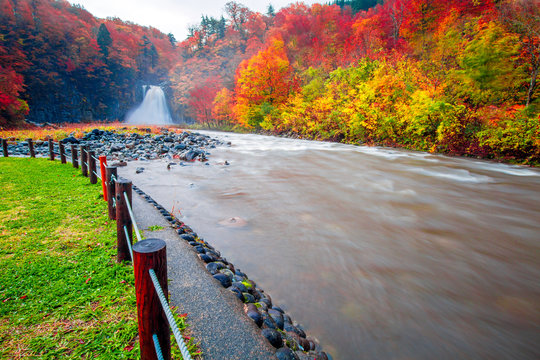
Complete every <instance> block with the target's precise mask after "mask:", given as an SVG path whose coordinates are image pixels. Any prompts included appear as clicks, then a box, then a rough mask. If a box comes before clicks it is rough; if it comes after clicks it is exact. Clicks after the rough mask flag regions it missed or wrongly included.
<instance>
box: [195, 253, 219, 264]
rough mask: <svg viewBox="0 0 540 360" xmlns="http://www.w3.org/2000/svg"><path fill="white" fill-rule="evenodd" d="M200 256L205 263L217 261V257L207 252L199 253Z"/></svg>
mask: <svg viewBox="0 0 540 360" xmlns="http://www.w3.org/2000/svg"><path fill="white" fill-rule="evenodd" d="M199 258H200V259H201V260H202V261H204V262H205V263H209V262H212V261H215V260H216V259H215V258H213V257H211V256H208V255H206V254H199Z"/></svg>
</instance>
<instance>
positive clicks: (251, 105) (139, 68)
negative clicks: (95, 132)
mask: <svg viewBox="0 0 540 360" xmlns="http://www.w3.org/2000/svg"><path fill="white" fill-rule="evenodd" d="M223 10H224V12H223V16H222V17H220V18H213V17H209V16H202V18H201V19H200V22H199V23H198V25H196V26H192V27H191V28H190V29H189V35H188V37H187V39H185V40H183V41H177V40H176V39H174V36H173V35H172V34H168V35H167V34H163V33H161V32H160V31H158V30H157V29H154V28H147V27H142V26H139V25H136V24H133V23H129V22H125V21H121V20H119V19H113V18H109V19H97V18H95V17H93V16H92V15H91V14H90V13H88V12H87V11H86V10H85V9H84V8H82V7H80V6H74V5H71V4H69V3H67V2H66V1H63V0H56V1H55V0H17V1H15V0H0V78H1V83H0V126H5V127H9V126H15V125H16V124H18V123H20V122H21V121H22V120H23V119H25V118H26V119H28V120H30V121H34V122H81V121H113V120H117V119H120V120H121V119H123V116H124V115H125V114H126V112H127V111H128V110H129V109H130V108H131V107H132V106H133V105H134V104H136V103H137V102H138V101H140V100H141V97H142V90H141V88H142V85H143V84H154V85H157V84H159V85H162V86H163V88H164V89H165V91H166V94H167V95H168V97H169V105H170V108H171V111H172V113H173V116H174V118H175V119H176V121H177V122H182V123H186V122H188V123H189V122H192V121H195V122H198V123H200V124H201V126H204V127H210V128H212V127H213V128H221V129H238V130H244V131H268V132H271V133H276V134H289V135H295V136H300V137H304V138H311V139H319V140H333V141H341V142H347V143H353V144H363V143H366V144H380V145H386V146H400V147H405V148H410V149H417V150H425V151H432V152H443V153H450V154H457V155H469V156H477V157H485V158H498V159H506V160H510V161H518V162H521V163H528V164H537V163H538V161H539V160H540V136H539V135H540V125H539V112H540V103H539V100H538V86H537V77H538V71H539V67H540V54H539V50H540V36H539V35H540V2H539V1H538V0H445V1H442V0H385V1H381V0H334V1H332V2H330V3H328V4H314V5H312V6H308V5H305V4H302V3H300V2H298V3H294V4H292V5H289V6H288V7H285V8H282V9H280V10H279V11H275V10H274V9H273V7H272V6H269V7H268V10H267V12H266V13H264V14H262V13H258V12H253V11H251V10H250V9H248V8H247V7H245V6H244V5H242V4H240V3H238V2H229V3H227V4H225V6H224V9H223ZM156 25H157V24H156Z"/></svg>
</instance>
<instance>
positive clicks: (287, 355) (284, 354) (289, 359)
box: [276, 347, 298, 360]
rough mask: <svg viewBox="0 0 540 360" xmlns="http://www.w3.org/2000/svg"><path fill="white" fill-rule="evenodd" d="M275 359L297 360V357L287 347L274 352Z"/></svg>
mask: <svg viewBox="0 0 540 360" xmlns="http://www.w3.org/2000/svg"><path fill="white" fill-rule="evenodd" d="M276 357H277V358H278V359H279V360H298V356H296V355H295V353H294V352H292V350H291V349H289V348H287V347H282V348H280V349H278V351H276Z"/></svg>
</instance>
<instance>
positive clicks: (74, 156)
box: [71, 144, 79, 169]
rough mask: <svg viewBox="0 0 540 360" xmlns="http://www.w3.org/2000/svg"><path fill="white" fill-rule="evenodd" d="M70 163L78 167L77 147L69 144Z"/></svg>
mask: <svg viewBox="0 0 540 360" xmlns="http://www.w3.org/2000/svg"><path fill="white" fill-rule="evenodd" d="M71 163H72V164H73V167H74V168H75V169H78V168H79V159H77V147H76V146H75V145H73V144H71Z"/></svg>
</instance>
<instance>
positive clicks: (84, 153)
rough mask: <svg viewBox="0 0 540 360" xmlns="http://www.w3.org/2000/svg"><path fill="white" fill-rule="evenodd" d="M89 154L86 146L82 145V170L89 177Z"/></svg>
mask: <svg viewBox="0 0 540 360" xmlns="http://www.w3.org/2000/svg"><path fill="white" fill-rule="evenodd" d="M87 161H88V160H87V156H86V146H84V145H81V172H82V174H83V176H86V177H88V166H87Z"/></svg>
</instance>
